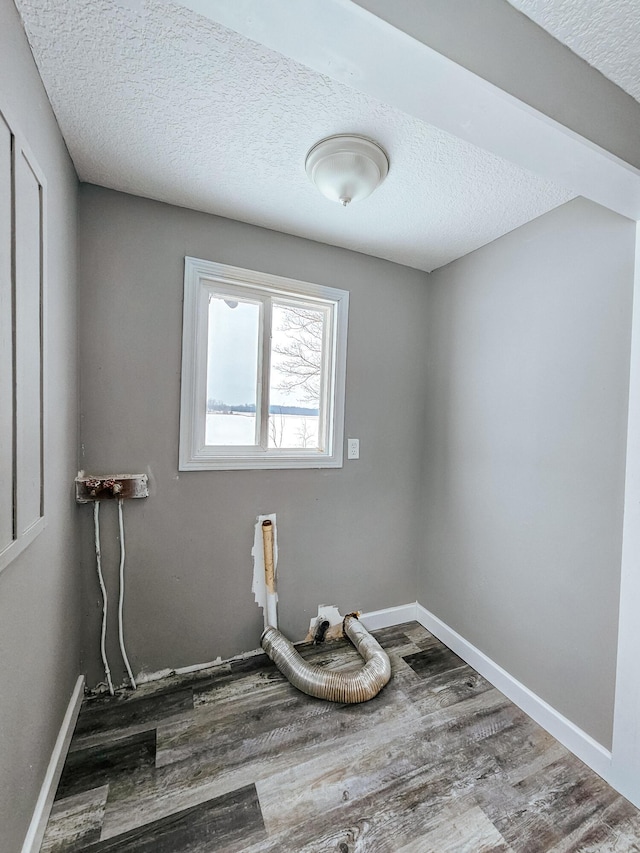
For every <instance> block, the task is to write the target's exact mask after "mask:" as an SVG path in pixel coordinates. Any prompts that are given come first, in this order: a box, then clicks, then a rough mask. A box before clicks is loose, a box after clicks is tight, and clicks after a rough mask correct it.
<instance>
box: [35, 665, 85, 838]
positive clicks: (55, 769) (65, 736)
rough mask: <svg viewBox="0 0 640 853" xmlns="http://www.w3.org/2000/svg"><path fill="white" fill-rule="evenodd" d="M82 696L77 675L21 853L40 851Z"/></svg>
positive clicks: (81, 688)
mask: <svg viewBox="0 0 640 853" xmlns="http://www.w3.org/2000/svg"><path fill="white" fill-rule="evenodd" d="M83 695H84V675H80V676H78V680H77V681H76V686H75V687H74V689H73V693H72V694H71V699H70V700H69V704H68V706H67V711H66V713H65V715H64V719H63V721H62V725H61V726H60V731H59V733H58V738H57V740H56V744H55V746H54V748H53V752H52V753H51V760H50V761H49V766H48V767H47V772H46V774H45V777H44V782H43V783H42V787H41V788H40V795H39V797H38V801H37V803H36V807H35V809H34V810H33V816H32V818H31V823H30V824H29V830H28V832H27V835H26V838H25V840H24V844H23V845H22V853H38V851H39V850H40V846H41V844H42V838H43V836H44V831H45V829H46V827H47V821H48V820H49V814H50V812H51V806H52V805H53V798H54V797H55V795H56V789H57V787H58V782H59V781H60V775H61V774H62V768H63V767H64V762H65V759H66V757H67V752H68V750H69V743H70V742H71V737H72V735H73V730H74V728H75V726H76V720H77V719H78V714H79V713H80V706H81V705H82V697H83Z"/></svg>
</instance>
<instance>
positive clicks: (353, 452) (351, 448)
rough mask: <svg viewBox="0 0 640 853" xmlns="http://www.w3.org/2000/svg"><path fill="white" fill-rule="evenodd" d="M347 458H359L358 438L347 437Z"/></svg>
mask: <svg viewBox="0 0 640 853" xmlns="http://www.w3.org/2000/svg"><path fill="white" fill-rule="evenodd" d="M347 459H360V439H359V438H348V439H347Z"/></svg>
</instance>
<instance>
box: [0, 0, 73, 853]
mask: <svg viewBox="0 0 640 853" xmlns="http://www.w3.org/2000/svg"><path fill="white" fill-rule="evenodd" d="M0 108H1V109H4V110H6V111H7V112H8V114H9V117H10V120H11V121H13V122H14V123H15V124H16V125H17V126H18V127H19V129H20V130H21V132H22V134H23V136H24V137H26V139H27V142H28V144H29V146H30V147H31V149H32V151H33V154H34V155H35V158H36V160H37V161H38V163H39V164H40V167H41V168H42V170H43V172H44V174H45V176H46V178H47V181H48V209H47V212H48V254H47V261H46V275H47V301H48V314H47V318H48V322H47V327H46V332H47V339H48V345H47V350H46V357H47V372H48V387H47V391H48V401H49V406H48V409H47V412H46V415H47V429H46V436H45V453H46V493H45V498H46V509H45V512H46V516H47V527H46V529H45V530H44V532H43V533H41V535H40V536H39V537H38V538H37V539H36V540H35V542H33V543H32V544H31V545H30V546H29V547H28V548H27V549H26V551H24V552H23V553H22V554H21V555H20V556H19V557H18V558H17V559H16V560H14V561H13V562H12V563H11V564H10V565H9V566H8V567H7V568H6V569H5V570H4V571H3V572H2V573H1V574H0V649H1V652H0V838H1V842H0V847H1V848H2V850H3V851H7V853H14V851H18V850H20V849H21V847H22V842H23V840H24V836H25V834H26V831H27V828H28V824H29V821H30V818H31V814H32V811H33V807H34V805H35V802H36V799H37V797H38V794H39V791H40V786H41V784H42V780H43V778H44V775H45V772H46V768H47V765H48V762H49V758H50V756H51V751H52V749H53V746H54V743H55V740H56V737H57V735H58V731H59V729H60V725H61V723H62V719H63V717H64V713H65V710H66V707H67V703H68V702H69V698H70V696H71V693H72V690H73V687H74V683H75V680H76V678H77V676H78V674H79V673H80V645H79V640H80V621H81V614H82V605H81V601H82V597H81V594H80V592H81V591H80V583H79V577H78V560H77V546H76V538H77V537H76V526H75V519H76V508H75V506H74V501H73V478H74V476H75V473H76V454H77V439H78V422H77V381H76V366H77V359H76V341H77V335H76V304H75V298H76V192H77V182H76V177H75V173H74V171H73V167H72V165H71V161H70V159H69V157H68V155H67V152H66V149H65V146H64V144H63V142H62V139H61V136H60V133H59V131H58V127H57V124H56V121H55V119H54V117H53V113H52V111H51V108H50V106H49V103H48V101H47V98H46V95H45V92H44V88H43V87H42V84H41V82H40V78H39V76H38V72H37V70H36V67H35V64H34V62H33V59H32V57H31V53H30V50H29V46H28V44H27V41H26V39H25V37H24V33H23V31H22V27H21V25H20V22H19V19H18V15H17V12H16V10H15V7H14V5H13V3H12V2H11V0H0ZM0 405H2V403H1V402H0Z"/></svg>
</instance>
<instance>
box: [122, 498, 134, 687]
mask: <svg viewBox="0 0 640 853" xmlns="http://www.w3.org/2000/svg"><path fill="white" fill-rule="evenodd" d="M122 503H123V501H122V498H118V526H119V529H120V600H119V603H118V636H119V638H120V651H121V652H122V658H123V660H124V665H125V666H126V668H127V673H128V674H129V681H130V682H131V686H132V687H133V689H134V690H135V689H136V688H137V685H136V680H135V678H134V677H133V672H132V671H131V665H130V664H129V658H128V657H127V650H126V648H125V645H124V628H123V618H122V611H123V608H124V558H125V550H124V519H123V514H122Z"/></svg>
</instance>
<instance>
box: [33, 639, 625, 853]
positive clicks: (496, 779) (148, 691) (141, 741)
mask: <svg viewBox="0 0 640 853" xmlns="http://www.w3.org/2000/svg"><path fill="white" fill-rule="evenodd" d="M375 634H376V636H377V638H378V640H379V641H380V643H381V644H382V645H383V646H384V647H385V648H386V650H387V652H388V653H389V656H390V658H391V662H392V667H393V676H392V679H391V681H390V682H389V684H388V685H387V687H385V689H384V690H383V691H382V693H381V694H380V695H379V696H377V697H376V698H375V699H373V700H371V701H370V702H367V703H365V704H363V705H336V704H332V703H329V702H323V701H322V700H319V699H312V698H310V697H308V696H305V695H304V694H302V693H299V692H298V691H296V690H295V689H294V688H293V687H291V685H290V684H289V683H288V682H287V681H286V679H285V678H284V677H283V676H281V675H280V673H279V672H278V670H277V669H276V668H275V667H274V666H273V664H272V663H271V662H270V661H269V660H268V659H267V658H266V657H265V656H264V655H262V654H260V655H256V656H255V657H251V658H247V659H246V660H242V661H234V662H230V663H227V664H223V665H221V666H218V667H216V668H214V669H210V670H206V671H202V672H199V673H197V674H195V675H192V676H190V677H188V678H187V677H177V676H176V677H172V678H169V679H166V680H165V681H163V682H156V683H155V684H148V685H144V686H143V687H141V688H140V689H139V690H138V691H137V692H135V693H131V692H128V693H124V694H123V695H120V696H116V697H115V698H111V697H93V698H89V699H87V700H85V702H84V704H83V707H82V710H81V713H80V717H79V719H78V724H77V726H76V731H75V734H74V737H73V740H72V743H71V749H70V751H69V755H68V758H67V762H66V764H65V768H64V771H63V774H62V778H61V780H60V785H59V788H58V792H57V796H56V801H55V803H54V806H53V810H52V813H51V817H50V820H49V823H48V826H47V831H46V834H45V839H44V843H43V846H42V851H43V853H54V851H55V853H62V851H65V853H69V851H77V850H87V851H91V853H106V851H109V853H125V851H127V853H128V851H149V853H152V851H153V853H196V851H198V853H200V851H202V853H204V852H205V851H216V853H267V851H268V853H282V851H287V853H320V851H322V853H324V851H336V852H337V853H363V851H371V852H372V853H374V851H375V853H488V851H496V853H497V852H498V851H499V853H508V852H509V851H513V853H519V851H523V853H543V851H547V853H578V851H579V852H580V853H591V851H593V853H595V852H596V851H598V853H607V851H610V852H611V853H628V851H639V853H640V816H639V813H638V811H637V810H636V809H635V808H634V807H633V806H631V805H630V804H629V803H628V802H627V801H626V800H625V799H624V798H623V797H621V796H619V795H618V794H617V793H616V792H615V791H614V790H613V789H612V788H610V787H609V786H608V785H606V784H605V782H603V780H602V779H600V777H599V776H597V775H596V774H595V773H593V772H592V771H591V770H589V769H588V768H587V767H585V765H584V764H582V763H581V762H580V761H579V760H578V759H577V758H575V757H574V756H573V755H571V753H569V752H567V750H566V749H564V748H563V747H562V746H561V745H560V744H559V743H558V742H557V741H555V740H554V739H553V738H552V737H551V736H550V735H548V734H547V733H546V732H545V731H544V730H543V729H541V728H540V727H539V726H538V725H536V724H535V723H534V722H533V721H532V720H531V719H530V718H529V717H527V716H526V714H524V713H523V712H522V711H520V710H519V709H518V708H517V707H516V706H515V705H513V703H511V702H509V701H508V700H507V699H506V698H505V697H504V696H503V695H502V694H501V693H500V692H499V691H497V690H496V689H495V688H493V687H492V686H491V685H490V684H489V683H488V682H487V681H485V680H484V679H483V678H481V677H480V676H479V675H478V674H477V673H476V672H475V671H474V670H473V669H471V668H470V667H469V666H467V665H466V664H465V663H464V662H463V661H462V660H461V659H460V658H458V657H457V656H456V655H455V654H453V652H451V651H450V650H449V649H447V648H446V647H445V646H443V645H442V643H440V642H439V641H438V640H436V639H435V638H434V637H433V636H432V635H431V634H429V633H428V632H427V631H425V630H424V629H423V628H422V627H421V626H420V625H418V624H417V623H414V622H411V623H407V624H405V625H400V626H398V627H395V628H387V629H384V630H382V631H377V632H375ZM300 650H301V653H302V654H303V656H304V657H305V658H307V659H309V660H313V661H314V662H316V663H322V664H326V665H328V666H332V667H336V666H339V667H342V668H349V667H354V666H358V665H359V664H360V659H359V657H358V655H357V654H356V652H355V650H354V649H353V648H352V647H351V645H350V644H349V643H348V642H346V641H337V642H334V643H328V644H325V645H323V646H316V647H314V646H311V645H307V646H302V647H300Z"/></svg>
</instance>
